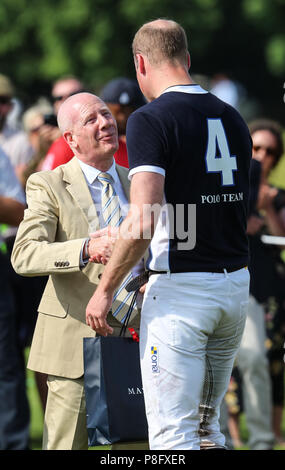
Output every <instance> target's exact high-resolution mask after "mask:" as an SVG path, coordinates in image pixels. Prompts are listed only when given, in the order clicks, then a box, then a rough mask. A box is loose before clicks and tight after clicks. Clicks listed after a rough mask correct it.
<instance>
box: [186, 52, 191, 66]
mask: <svg viewBox="0 0 285 470" xmlns="http://www.w3.org/2000/svg"><path fill="white" fill-rule="evenodd" d="M187 66H188V70H189V69H190V67H191V58H190V54H189V52H187Z"/></svg>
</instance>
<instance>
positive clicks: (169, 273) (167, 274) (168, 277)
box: [166, 271, 171, 279]
mask: <svg viewBox="0 0 285 470" xmlns="http://www.w3.org/2000/svg"><path fill="white" fill-rule="evenodd" d="M166 276H167V279H170V277H171V272H170V271H167V273H166Z"/></svg>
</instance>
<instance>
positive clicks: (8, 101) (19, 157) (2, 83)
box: [0, 74, 34, 183]
mask: <svg viewBox="0 0 285 470" xmlns="http://www.w3.org/2000/svg"><path fill="white" fill-rule="evenodd" d="M13 96H14V87H13V84H12V82H11V80H10V79H9V78H8V77H6V76H5V75H1V74H0V145H1V147H2V149H3V150H4V152H5V153H6V154H7V155H8V157H9V158H10V161H11V163H12V165H13V167H14V170H15V172H16V175H17V177H18V179H19V181H20V182H21V183H22V178H23V172H24V171H25V169H26V168H27V165H28V163H29V161H30V160H31V158H32V157H33V154H34V149H33V147H32V146H31V144H30V142H29V140H28V138H27V136H26V134H25V132H23V131H22V130H19V129H16V128H15V127H14V126H13V127H12V126H10V125H9V123H8V122H7V118H8V115H9V113H10V112H11V111H12V108H13V103H12V98H13Z"/></svg>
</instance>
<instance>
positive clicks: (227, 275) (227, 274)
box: [224, 268, 229, 277]
mask: <svg viewBox="0 0 285 470" xmlns="http://www.w3.org/2000/svg"><path fill="white" fill-rule="evenodd" d="M224 274H225V277H229V273H228V271H227V270H226V269H225V268H224Z"/></svg>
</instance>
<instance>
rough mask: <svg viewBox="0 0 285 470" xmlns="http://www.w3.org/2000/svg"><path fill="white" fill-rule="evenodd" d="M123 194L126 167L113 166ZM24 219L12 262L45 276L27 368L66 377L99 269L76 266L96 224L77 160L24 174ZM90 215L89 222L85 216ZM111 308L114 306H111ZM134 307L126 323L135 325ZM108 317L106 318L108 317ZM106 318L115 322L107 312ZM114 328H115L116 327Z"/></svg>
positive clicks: (77, 369) (75, 367) (74, 368)
mask: <svg viewBox="0 0 285 470" xmlns="http://www.w3.org/2000/svg"><path fill="white" fill-rule="evenodd" d="M117 171H118V174H119V178H120V180H121V183H122V186H123V189H124V191H125V193H126V196H127V197H129V181H128V177H127V175H128V170H126V169H125V168H122V167H119V166H117ZM27 204H28V209H26V211H25V216H24V220H23V221H22V222H21V224H20V227H19V229H18V233H17V237H16V241H15V245H14V249H13V253H12V258H11V260H12V264H13V267H14V269H15V271H16V272H17V273H18V274H21V275H24V276H40V275H49V279H48V282H47V285H46V289H45V291H44V293H43V296H42V299H41V302H40V305H39V308H38V311H39V314H38V319H37V324H36V328H35V332H34V336H33V341H32V345H31V351H30V356H29V360H28V368H30V369H32V370H35V371H39V372H44V373H47V374H51V375H57V376H62V377H67V378H78V377H80V376H82V374H83V338H84V337H94V336H95V332H94V331H93V330H92V329H91V328H90V327H89V326H87V325H86V322H85V309H86V306H87V303H88V302H89V300H90V297H91V296H92V294H93V293H94V290H95V289H96V286H97V284H98V281H99V276H100V274H101V273H102V272H103V269H104V267H103V266H102V265H100V264H94V263H88V264H87V266H85V267H84V268H83V269H82V268H80V253H81V248H82V244H83V241H84V240H85V238H86V237H87V236H88V234H89V232H90V224H91V223H92V229H94V228H96V227H97V228H99V220H98V217H97V215H96V212H95V211H94V210H90V207H92V206H93V201H92V198H91V194H90V191H89V189H88V186H87V183H86V181H85V177H84V175H83V173H82V170H81V168H80V165H79V163H78V160H77V159H76V158H75V157H74V158H73V159H72V160H71V161H70V162H68V163H67V164H66V165H62V166H60V167H58V168H56V169H55V170H53V171H43V172H39V173H35V174H33V175H32V176H30V178H29V180H28V183H27ZM91 219H92V220H91ZM114 307H116V305H114ZM137 313H138V312H137V311H136V312H135V313H134V315H133V316H132V321H131V322H130V325H133V326H134V327H137V326H138V323H139V316H138V315H137ZM110 317H111V318H110ZM108 322H109V323H110V324H111V326H113V327H115V332H116V333H117V334H118V326H120V325H121V324H120V323H119V322H118V321H117V320H116V319H115V318H114V317H112V316H111V315H109V317H108ZM116 327H117V328H116Z"/></svg>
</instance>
